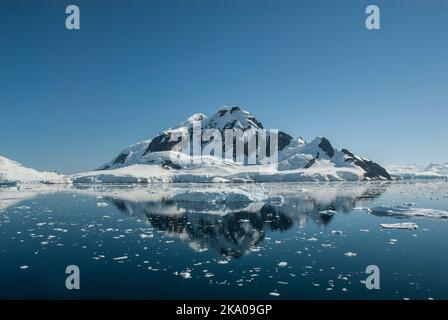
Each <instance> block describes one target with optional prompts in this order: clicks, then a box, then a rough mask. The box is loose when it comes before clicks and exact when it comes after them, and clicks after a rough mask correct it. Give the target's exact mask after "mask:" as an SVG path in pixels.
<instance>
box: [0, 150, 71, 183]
mask: <svg viewBox="0 0 448 320" xmlns="http://www.w3.org/2000/svg"><path fill="white" fill-rule="evenodd" d="M69 182H70V179H68V178H66V177H64V176H62V175H60V174H57V173H55V172H44V171H37V170H34V169H30V168H26V167H24V166H22V165H21V164H20V163H18V162H15V161H12V160H10V159H8V158H5V157H1V156H0V185H2V184H3V185H5V184H6V185H14V184H17V183H45V184H56V183H69Z"/></svg>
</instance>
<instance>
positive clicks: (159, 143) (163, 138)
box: [143, 132, 182, 155]
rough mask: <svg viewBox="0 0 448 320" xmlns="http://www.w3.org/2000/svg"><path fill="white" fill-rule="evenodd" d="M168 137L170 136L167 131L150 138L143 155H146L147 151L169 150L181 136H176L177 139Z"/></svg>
mask: <svg viewBox="0 0 448 320" xmlns="http://www.w3.org/2000/svg"><path fill="white" fill-rule="evenodd" d="M170 138H171V136H170V134H168V133H165V132H164V133H161V134H159V135H158V136H157V137H155V138H154V139H152V140H151V142H150V143H149V145H148V148H146V151H145V153H144V154H143V155H146V154H147V153H148V152H158V151H169V150H171V149H172V148H173V147H174V146H175V145H176V144H178V143H179V142H180V141H181V140H182V138H181V137H178V138H177V140H171V139H170Z"/></svg>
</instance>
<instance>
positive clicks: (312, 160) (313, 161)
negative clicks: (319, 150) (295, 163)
mask: <svg viewBox="0 0 448 320" xmlns="http://www.w3.org/2000/svg"><path fill="white" fill-rule="evenodd" d="M318 156H319V155H318ZM316 159H317V158H313V159H311V160H310V161H308V163H307V164H306V165H305V166H304V167H303V169H308V168H311V167H312V165H313V164H314V163H315V162H316Z"/></svg>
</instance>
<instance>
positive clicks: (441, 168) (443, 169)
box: [387, 162, 448, 179]
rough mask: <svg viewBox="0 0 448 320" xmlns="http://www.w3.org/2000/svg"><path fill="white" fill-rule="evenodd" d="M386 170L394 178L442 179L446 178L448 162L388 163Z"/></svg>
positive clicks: (447, 176) (447, 175)
mask: <svg viewBox="0 0 448 320" xmlns="http://www.w3.org/2000/svg"><path fill="white" fill-rule="evenodd" d="M387 170H388V171H389V173H390V174H391V176H392V177H393V178H396V179H444V178H448V162H447V163H442V164H437V163H432V162H430V163H429V164H427V165H426V166H422V165H416V164H412V165H405V166H399V165H390V166H387Z"/></svg>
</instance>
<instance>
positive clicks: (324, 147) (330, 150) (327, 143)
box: [319, 138, 334, 158]
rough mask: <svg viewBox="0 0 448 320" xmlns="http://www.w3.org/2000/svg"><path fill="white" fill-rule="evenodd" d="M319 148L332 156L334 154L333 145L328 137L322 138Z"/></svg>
mask: <svg viewBox="0 0 448 320" xmlns="http://www.w3.org/2000/svg"><path fill="white" fill-rule="evenodd" d="M319 148H321V149H322V150H323V151H324V152H325V153H326V154H327V155H328V156H329V157H330V158H331V157H333V156H334V149H333V146H332V145H331V143H330V141H328V139H327V138H322V140H321V142H320V143H319Z"/></svg>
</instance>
